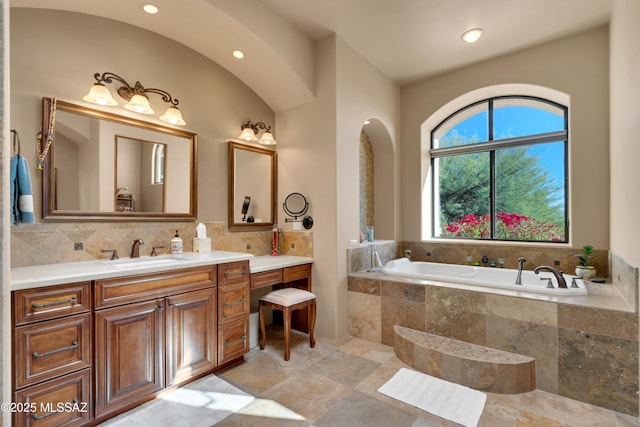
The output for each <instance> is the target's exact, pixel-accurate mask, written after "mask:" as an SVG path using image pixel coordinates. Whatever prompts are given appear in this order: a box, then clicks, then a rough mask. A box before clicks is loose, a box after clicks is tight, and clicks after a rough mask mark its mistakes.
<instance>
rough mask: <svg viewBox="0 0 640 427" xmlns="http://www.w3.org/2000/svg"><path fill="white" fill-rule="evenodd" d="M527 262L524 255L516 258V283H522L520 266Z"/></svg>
mask: <svg viewBox="0 0 640 427" xmlns="http://www.w3.org/2000/svg"><path fill="white" fill-rule="evenodd" d="M525 262H527V259H526V258H525V257H520V258H518V275H517V276H516V285H522V268H523V267H524V263H525Z"/></svg>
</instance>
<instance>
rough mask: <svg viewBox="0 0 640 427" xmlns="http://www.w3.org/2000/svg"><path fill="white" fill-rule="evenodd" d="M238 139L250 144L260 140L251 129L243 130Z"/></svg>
mask: <svg viewBox="0 0 640 427" xmlns="http://www.w3.org/2000/svg"><path fill="white" fill-rule="evenodd" d="M238 138H239V139H242V140H243V141H249V142H256V141H257V140H258V138H256V134H255V133H253V129H251V128H250V127H246V128H243V129H242V133H241V134H240V136H239V137H238Z"/></svg>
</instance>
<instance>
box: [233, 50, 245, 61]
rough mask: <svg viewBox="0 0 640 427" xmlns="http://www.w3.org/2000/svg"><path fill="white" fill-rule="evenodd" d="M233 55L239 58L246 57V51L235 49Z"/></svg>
mask: <svg viewBox="0 0 640 427" xmlns="http://www.w3.org/2000/svg"><path fill="white" fill-rule="evenodd" d="M233 56H234V57H235V58H237V59H242V58H244V52H243V51H241V50H234V51H233Z"/></svg>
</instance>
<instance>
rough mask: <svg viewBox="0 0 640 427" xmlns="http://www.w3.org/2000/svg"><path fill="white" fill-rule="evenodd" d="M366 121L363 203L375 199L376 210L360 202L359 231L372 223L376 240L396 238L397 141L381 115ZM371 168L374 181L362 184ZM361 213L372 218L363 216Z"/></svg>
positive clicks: (361, 179) (361, 176)
mask: <svg viewBox="0 0 640 427" xmlns="http://www.w3.org/2000/svg"><path fill="white" fill-rule="evenodd" d="M367 122H368V123H367V124H365V125H363V127H362V132H361V138H360V144H361V145H360V150H361V152H360V162H361V163H362V162H366V165H362V164H361V165H360V172H361V174H360V181H361V185H360V191H361V194H360V203H363V202H366V201H367V200H372V201H373V202H372V203H371V205H372V208H373V212H369V210H370V209H363V208H362V206H361V209H360V215H361V218H360V228H361V230H360V231H364V230H363V229H362V227H366V226H367V225H373V226H374V227H375V238H376V240H395V238H396V224H395V222H396V205H397V200H396V191H395V187H396V179H395V175H396V173H395V172H396V161H395V150H394V145H393V141H392V140H391V136H390V134H389V131H388V130H387V128H386V127H385V125H384V124H383V123H382V122H381V121H380V120H379V119H376V118H369V119H368V120H367ZM369 144H370V150H365V152H363V151H362V150H363V146H364V147H366V146H367V145H369ZM363 166H364V167H363ZM369 169H370V170H369ZM363 171H364V172H365V175H364V176H363ZM369 172H371V173H372V175H373V179H372V181H373V183H372V185H362V184H363V179H364V180H366V179H367V174H368V173H369ZM363 191H365V192H366V191H368V192H369V194H363ZM362 215H366V216H367V217H368V218H369V219H368V218H367V217H365V218H363V217H362ZM370 218H373V220H372V221H373V223H372V224H370V223H368V222H369V221H371V219H370Z"/></svg>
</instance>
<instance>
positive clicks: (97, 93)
mask: <svg viewBox="0 0 640 427" xmlns="http://www.w3.org/2000/svg"><path fill="white" fill-rule="evenodd" d="M82 99H84V100H85V101H87V102H91V103H93V104H98V105H118V103H117V102H116V100H115V99H113V97H112V96H111V92H109V89H107V88H106V87H105V86H104V85H102V84H100V83H94V85H93V86H91V90H90V91H89V93H88V94H86V95H85V96H83V97H82Z"/></svg>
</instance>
